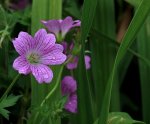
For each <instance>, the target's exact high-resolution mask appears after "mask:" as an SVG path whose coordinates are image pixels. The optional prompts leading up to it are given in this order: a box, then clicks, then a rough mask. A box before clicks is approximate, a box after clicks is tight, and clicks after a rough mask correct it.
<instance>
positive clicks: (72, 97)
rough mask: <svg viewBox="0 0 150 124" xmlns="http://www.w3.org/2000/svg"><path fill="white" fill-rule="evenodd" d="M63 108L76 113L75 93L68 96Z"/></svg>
mask: <svg viewBox="0 0 150 124" xmlns="http://www.w3.org/2000/svg"><path fill="white" fill-rule="evenodd" d="M65 109H66V110H67V111H69V112H72V113H77V95H76V93H73V94H71V95H70V96H69V99H68V101H67V103H66V104H65Z"/></svg>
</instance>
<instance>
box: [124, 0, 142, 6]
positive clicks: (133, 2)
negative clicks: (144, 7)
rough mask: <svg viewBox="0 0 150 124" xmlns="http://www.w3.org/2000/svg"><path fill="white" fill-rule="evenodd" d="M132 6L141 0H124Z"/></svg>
mask: <svg viewBox="0 0 150 124" xmlns="http://www.w3.org/2000/svg"><path fill="white" fill-rule="evenodd" d="M125 1H127V2H128V3H129V4H131V5H132V6H134V7H138V6H139V5H140V3H141V1H142V0H125Z"/></svg>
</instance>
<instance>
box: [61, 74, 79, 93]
mask: <svg viewBox="0 0 150 124" xmlns="http://www.w3.org/2000/svg"><path fill="white" fill-rule="evenodd" d="M76 90H77V82H76V80H75V79H74V78H73V77H72V76H65V77H64V78H63V80H62V82H61V91H62V95H67V94H71V93H73V92H75V91H76Z"/></svg>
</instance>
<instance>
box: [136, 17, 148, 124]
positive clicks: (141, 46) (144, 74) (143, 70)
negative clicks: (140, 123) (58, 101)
mask: <svg viewBox="0 0 150 124" xmlns="http://www.w3.org/2000/svg"><path fill="white" fill-rule="evenodd" d="M149 30H150V16H149V17H148V19H147V20H146V23H145V24H144V26H143V27H142V29H141V30H140V32H139V35H138V38H137V41H138V42H137V44H138V52H139V54H140V55H142V56H143V57H144V58H147V59H149V60H150V55H149V53H150V34H149ZM139 69H140V81H141V91H142V93H141V94H142V112H143V120H144V121H145V122H146V123H147V124H149V123H150V99H149V98H150V94H149V87H150V76H149V74H150V67H149V66H148V65H146V64H145V63H144V62H143V61H142V60H139Z"/></svg>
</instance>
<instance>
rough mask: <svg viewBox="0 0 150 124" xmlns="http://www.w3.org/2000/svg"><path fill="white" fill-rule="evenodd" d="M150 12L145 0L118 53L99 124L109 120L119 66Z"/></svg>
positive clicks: (149, 2)
mask: <svg viewBox="0 0 150 124" xmlns="http://www.w3.org/2000/svg"><path fill="white" fill-rule="evenodd" d="M149 11H150V1H149V0H143V1H142V2H141V4H140V6H139V7H138V9H137V11H136V13H135V15H134V17H133V19H132V21H131V24H130V25H129V28H128V30H127V32H126V34H125V36H124V38H123V39H122V43H121V46H120V47H119V50H118V52H117V56H116V60H115V64H114V67H113V71H112V73H111V76H110V78H109V81H108V85H107V89H106V93H105V96H104V101H103V106H102V111H101V116H100V118H99V124H106V123H107V118H108V113H109V108H110V98H111V91H112V86H113V81H114V77H115V74H116V72H117V66H118V65H119V63H120V61H121V60H122V58H123V57H124V55H125V54H126V52H127V49H128V48H129V47H130V45H131V44H132V42H133V41H134V39H135V37H136V35H137V33H138V31H139V29H140V27H141V26H142V24H143V22H144V21H145V19H146V17H147V15H148V13H149Z"/></svg>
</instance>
